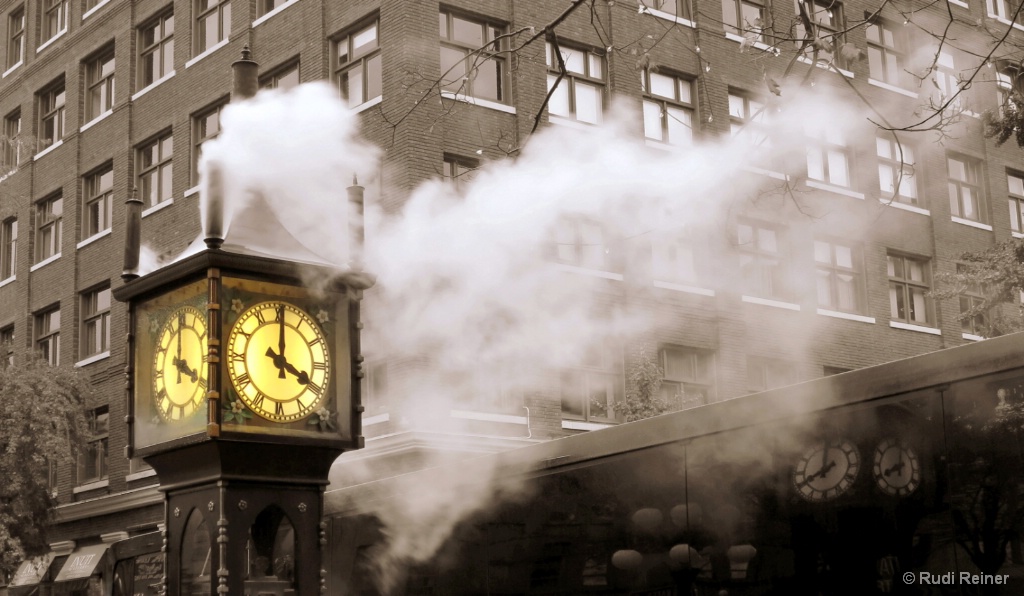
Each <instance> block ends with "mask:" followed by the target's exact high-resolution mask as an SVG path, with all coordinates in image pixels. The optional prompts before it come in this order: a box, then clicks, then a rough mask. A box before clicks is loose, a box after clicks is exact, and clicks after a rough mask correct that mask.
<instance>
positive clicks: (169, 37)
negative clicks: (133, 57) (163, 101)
mask: <svg viewBox="0 0 1024 596" xmlns="http://www.w3.org/2000/svg"><path fill="white" fill-rule="evenodd" d="M172 72H174V13H168V14H164V15H162V16H159V17H157V18H156V19H155V20H153V21H150V22H149V23H148V24H146V25H144V26H142V27H140V28H139V84H138V88H139V89H144V88H146V87H148V86H150V85H152V84H153V83H155V82H157V81H159V80H160V79H162V78H164V77H166V76H167V75H169V74H171V73H172Z"/></svg>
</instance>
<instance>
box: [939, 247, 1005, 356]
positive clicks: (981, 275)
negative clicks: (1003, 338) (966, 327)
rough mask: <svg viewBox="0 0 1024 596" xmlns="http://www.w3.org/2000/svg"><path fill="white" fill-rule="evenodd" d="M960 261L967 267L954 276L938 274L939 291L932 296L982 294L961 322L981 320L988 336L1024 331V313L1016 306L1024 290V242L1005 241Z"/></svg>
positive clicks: (964, 257)
mask: <svg viewBox="0 0 1024 596" xmlns="http://www.w3.org/2000/svg"><path fill="white" fill-rule="evenodd" d="M960 259H961V260H962V261H963V262H964V263H965V265H966V266H965V267H963V268H962V269H961V270H958V271H957V272H955V273H948V272H942V273H938V274H937V275H936V276H935V277H936V281H937V282H938V283H937V284H936V286H937V289H936V290H935V291H933V292H932V293H931V295H932V296H933V297H935V298H939V299H947V298H956V297H958V296H960V295H961V294H963V293H964V292H965V291H968V290H971V291H972V293H977V294H978V295H980V296H981V297H982V300H981V301H980V303H978V304H976V305H975V306H974V307H973V308H971V309H969V310H967V311H966V312H963V313H961V314H960V320H961V321H964V320H968V319H971V318H974V317H981V318H982V321H983V325H982V327H983V331H984V335H985V336H986V337H997V336H999V335H1006V334H1007V333H1013V332H1015V331H1021V330H1024V313H1022V312H1021V306H1020V305H1018V304H1017V302H1018V300H1019V297H1020V293H1021V291H1024V241H1022V240H1020V239H1017V238H1014V239H1010V240H1005V241H1003V242H1000V243H999V244H997V245H995V246H993V247H992V248H989V249H987V250H984V251H981V252H977V253H966V254H963V255H961V257H960ZM1006 307H1012V308H1006Z"/></svg>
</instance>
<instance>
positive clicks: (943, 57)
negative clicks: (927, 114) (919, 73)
mask: <svg viewBox="0 0 1024 596" xmlns="http://www.w3.org/2000/svg"><path fill="white" fill-rule="evenodd" d="M934 72H935V76H934V77H933V78H932V82H933V83H934V84H935V87H936V94H937V95H936V96H935V97H933V98H932V103H933V104H934V105H935V107H936V108H938V107H940V106H942V105H944V104H945V103H946V102H947V101H949V102H950V104H949V108H951V109H952V110H953V112H954V113H956V112H960V111H962V110H963V93H962V92H961V89H960V75H958V74H957V72H956V67H955V65H954V63H953V55H952V54H950V53H948V52H939V56H938V58H937V59H936V61H935V71H934ZM954 96H956V97H955V99H953V97H954ZM950 100H952V101H950Z"/></svg>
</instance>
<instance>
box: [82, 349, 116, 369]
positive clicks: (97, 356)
mask: <svg viewBox="0 0 1024 596" xmlns="http://www.w3.org/2000/svg"><path fill="white" fill-rule="evenodd" d="M106 358H110V350H107V351H106V352H100V353H99V354H94V355H92V356H89V357H88V358H86V359H84V360H79V361H78V362H76V363H75V368H81V367H83V366H86V365H89V364H92V363H93V362H99V361H100V360H104V359H106Z"/></svg>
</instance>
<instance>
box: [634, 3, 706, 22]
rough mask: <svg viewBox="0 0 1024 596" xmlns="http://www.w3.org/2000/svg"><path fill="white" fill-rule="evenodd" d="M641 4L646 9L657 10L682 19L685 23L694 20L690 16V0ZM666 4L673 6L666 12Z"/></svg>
mask: <svg viewBox="0 0 1024 596" xmlns="http://www.w3.org/2000/svg"><path fill="white" fill-rule="evenodd" d="M640 4H641V5H643V6H644V7H645V8H648V9H650V10H656V11H658V12H660V13H663V14H666V15H669V16H671V17H673V18H676V19H682V20H684V21H692V20H693V16H692V15H691V14H690V3H689V2H688V0H640ZM666 4H671V5H672V6H670V7H669V8H668V9H667V10H666V8H665V5H666Z"/></svg>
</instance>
